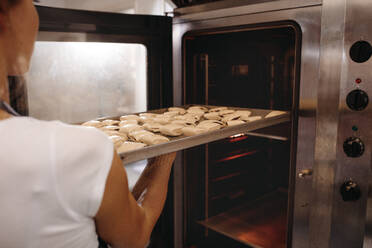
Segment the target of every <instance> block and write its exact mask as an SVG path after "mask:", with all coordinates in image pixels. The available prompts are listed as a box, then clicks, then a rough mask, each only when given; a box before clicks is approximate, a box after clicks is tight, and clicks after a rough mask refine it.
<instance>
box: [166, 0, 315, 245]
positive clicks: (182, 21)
mask: <svg viewBox="0 0 372 248" xmlns="http://www.w3.org/2000/svg"><path fill="white" fill-rule="evenodd" d="M276 2H282V3H283V1H276ZM290 2H291V3H292V6H297V8H296V7H294V8H291V9H283V5H276V4H277V3H265V4H263V3H262V4H260V5H257V6H256V8H254V5H250V6H241V7H239V8H233V9H225V10H218V16H219V17H221V18H218V19H208V20H203V19H205V18H206V17H208V18H209V16H210V12H201V13H198V14H195V15H193V16H190V15H186V16H181V17H177V18H175V20H174V25H173V78H174V105H182V104H183V92H182V84H183V82H184V80H185V78H184V77H185V75H184V74H183V70H184V67H183V65H184V59H185V58H184V56H183V53H184V52H187V51H184V47H183V37H184V36H185V34H187V32H193V31H202V30H210V29H216V28H217V29H218V28H226V27H235V26H244V25H250V24H259V23H269V22H270V23H275V22H280V21H287V20H292V21H294V22H296V23H297V24H298V25H299V26H300V28H301V31H302V33H301V35H302V40H301V44H300V45H301V63H300V71H301V74H300V85H299V106H298V108H297V109H295V110H294V113H296V114H298V123H296V124H295V125H296V127H297V130H298V131H297V136H296V137H297V138H296V137H292V138H295V139H296V143H295V142H292V143H293V145H294V147H293V149H295V154H296V156H295V157H294V158H293V159H294V160H295V166H296V168H295V173H293V175H292V180H296V181H295V182H294V183H295V187H294V188H295V194H294V203H293V213H292V214H293V219H290V226H292V228H291V230H289V236H290V237H289V238H290V241H289V243H288V244H287V246H288V247H295V248H308V247H309V243H310V240H309V206H310V201H311V191H312V181H311V178H306V179H300V178H297V176H296V175H297V174H298V173H299V172H300V171H301V170H303V169H312V166H313V163H314V146H315V124H316V122H315V114H316V107H317V85H318V75H319V74H318V73H319V50H320V21H321V1H290ZM304 2H307V4H308V5H307V7H304V8H301V7H298V6H300V5H301V3H304ZM273 4H274V5H273ZM298 4H300V5H298ZM274 10H275V11H274ZM277 10H280V11H277ZM294 178H296V179H294ZM177 194H182V192H177ZM178 228H180V227H176V232H178V231H179V230H178ZM181 229H182V227H181V228H180V230H181ZM180 232H182V230H181V231H180ZM182 234H183V233H182ZM181 236H182V235H179V236H178V237H181ZM291 236H292V238H291ZM183 238H184V237H183ZM175 247H183V240H180V239H179V240H176V242H175Z"/></svg>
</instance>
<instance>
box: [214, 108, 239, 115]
mask: <svg viewBox="0 0 372 248" xmlns="http://www.w3.org/2000/svg"><path fill="white" fill-rule="evenodd" d="M233 113H235V110H232V109H225V110H221V111H220V112H218V114H219V115H221V116H222V115H229V114H233Z"/></svg>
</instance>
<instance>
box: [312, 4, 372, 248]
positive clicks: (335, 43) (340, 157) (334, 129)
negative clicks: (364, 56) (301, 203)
mask: <svg viewBox="0 0 372 248" xmlns="http://www.w3.org/2000/svg"><path fill="white" fill-rule="evenodd" d="M371 11H372V3H371V2H370V1H363V0H357V1H345V0H325V1H323V15H322V41H321V60H320V68H321V70H320V81H319V86H318V92H319V93H318V96H319V97H318V116H317V137H316V152H315V160H316V162H315V167H314V183H313V189H314V193H313V207H312V210H311V217H310V219H311V223H310V237H311V240H312V242H311V247H314V248H315V247H316V248H321V247H334V248H336V247H337V248H344V247H345V248H350V247H362V246H363V238H364V233H366V234H367V236H366V237H365V243H364V247H369V240H370V236H369V235H370V231H369V230H368V227H369V226H370V223H369V221H370V220H368V222H367V223H365V217H366V208H367V206H366V204H367V197H369V195H370V192H369V190H370V182H371V180H370V178H371V168H370V165H371V150H370V145H371V131H370V123H371V121H372V119H371V117H372V115H371V106H368V107H367V109H365V110H363V111H352V110H350V109H349V108H348V107H347V105H346V97H347V94H348V93H349V92H350V91H352V90H354V89H357V88H361V89H363V90H364V91H366V92H367V93H369V95H370V94H371V93H372V91H371V90H372V87H371V85H370V84H368V83H366V81H367V82H368V79H370V78H371V76H372V73H371V70H370V68H371V61H368V62H366V63H363V64H357V63H355V62H353V61H351V59H350V58H349V49H350V47H351V46H352V44H353V43H354V42H356V41H358V40H362V39H366V40H368V41H369V42H371V39H372V34H371V32H370V28H368V26H365V25H364V24H365V23H370V22H371V21H372V19H371V17H370V14H369V13H371ZM356 78H363V79H364V83H362V84H360V85H357V84H356V83H355V79H356ZM354 125H356V126H358V131H355V130H352V127H353V126H354ZM351 136H356V137H359V138H361V139H362V140H363V141H364V144H365V147H366V150H365V152H364V154H363V155H362V156H361V157H358V158H350V157H347V156H346V154H345V153H344V151H343V143H344V141H345V140H346V139H347V138H349V137H351ZM349 179H352V180H353V181H354V182H356V183H357V184H358V185H359V187H360V189H361V191H362V195H361V198H360V199H359V200H356V201H350V202H345V201H343V199H342V197H341V194H340V188H341V185H342V184H343V183H344V182H345V181H346V180H349ZM371 203H372V202H371ZM369 208H370V207H369ZM367 217H368V218H370V217H371V213H367ZM365 228H366V230H364V229H365Z"/></svg>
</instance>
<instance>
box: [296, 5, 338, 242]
mask: <svg viewBox="0 0 372 248" xmlns="http://www.w3.org/2000/svg"><path fill="white" fill-rule="evenodd" d="M335 2H336V1H325V2H323V13H322V33H321V34H322V36H321V49H320V52H321V58H320V80H319V84H318V110H317V129H316V130H317V131H316V135H317V137H316V146H315V163H314V175H313V191H312V203H311V204H312V206H311V211H310V247H311V248H315V247H316V248H326V247H329V239H330V235H331V224H332V200H333V194H334V187H333V186H334V185H333V182H334V177H335V167H336V163H337V161H336V147H337V127H338V118H339V114H338V101H339V87H340V86H339V82H340V74H341V65H342V59H343V56H342V55H343V53H342V51H343V29H344V23H343V21H342V20H343V13H344V11H345V9H344V6H342V5H340V4H335ZM339 2H341V1H339ZM298 156H300V154H298Z"/></svg>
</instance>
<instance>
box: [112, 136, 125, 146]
mask: <svg viewBox="0 0 372 248" xmlns="http://www.w3.org/2000/svg"><path fill="white" fill-rule="evenodd" d="M109 139H110V140H111V141H112V143H114V147H115V149H117V148H119V147H120V146H121V145H122V144H123V143H124V142H125V140H124V139H123V138H122V137H120V136H116V135H115V136H109Z"/></svg>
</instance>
